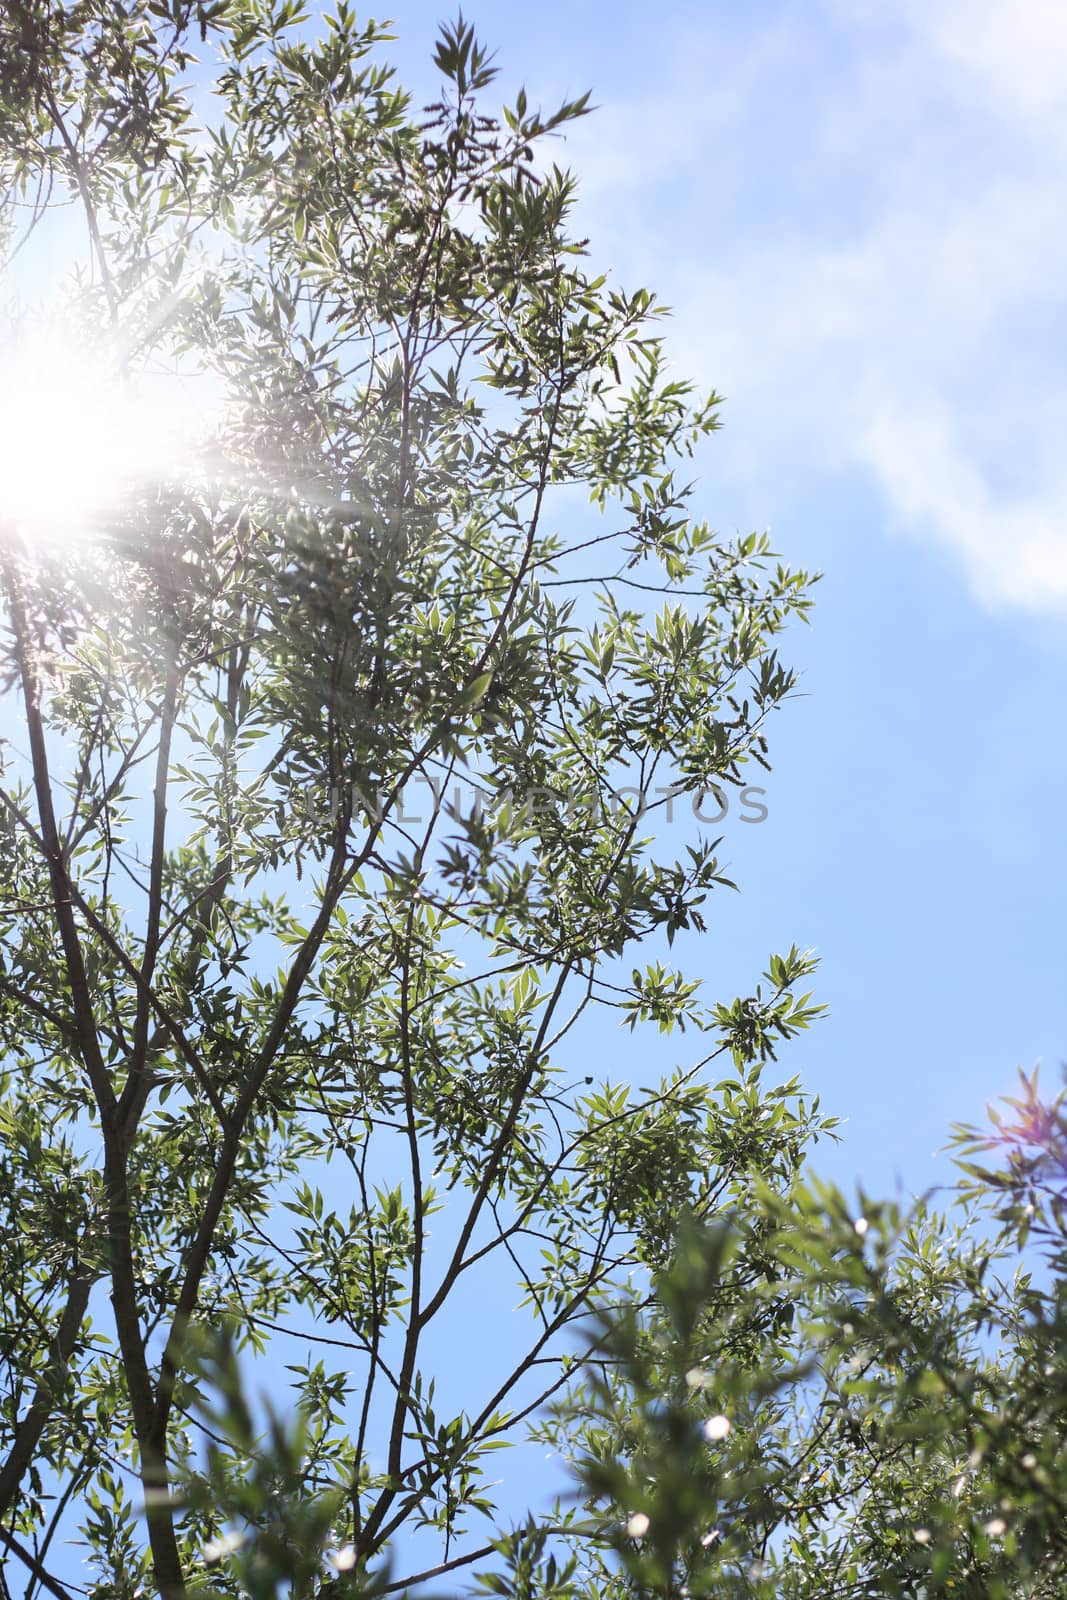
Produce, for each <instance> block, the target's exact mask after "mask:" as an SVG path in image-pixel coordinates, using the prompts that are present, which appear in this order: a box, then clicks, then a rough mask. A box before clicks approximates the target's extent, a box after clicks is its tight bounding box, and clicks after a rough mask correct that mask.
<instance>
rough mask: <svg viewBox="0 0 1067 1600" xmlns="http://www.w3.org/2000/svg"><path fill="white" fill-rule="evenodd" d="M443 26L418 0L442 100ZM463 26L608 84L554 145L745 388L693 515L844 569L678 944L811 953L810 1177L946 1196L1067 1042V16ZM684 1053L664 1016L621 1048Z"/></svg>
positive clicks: (520, 76) (787, 1056) (838, 16)
mask: <svg viewBox="0 0 1067 1600" xmlns="http://www.w3.org/2000/svg"><path fill="white" fill-rule="evenodd" d="M384 14H385V13H384V12H379V15H384ZM448 14H449V13H448V11H447V9H446V8H445V7H444V6H443V5H440V4H436V3H434V4H426V3H423V0H398V3H397V5H396V6H395V8H394V17H395V27H396V32H397V35H398V37H397V40H396V42H395V43H394V44H393V45H392V46H390V47H389V53H390V55H391V57H392V59H393V60H394V61H395V62H396V64H397V67H398V71H399V77H400V80H401V82H404V83H406V84H409V85H411V86H412V87H413V88H414V89H415V91H416V94H417V95H418V94H419V93H420V92H422V91H425V98H426V99H429V98H432V96H433V94H434V91H435V82H434V77H433V73H432V70H431V68H430V59H431V53H432V44H433V38H434V35H435V32H436V28H437V25H438V23H439V22H440V21H441V20H442V18H444V17H445V16H447V15H448ZM467 16H468V18H469V20H471V21H472V22H473V23H474V24H475V26H476V28H477V30H478V32H479V35H480V37H481V38H482V40H483V42H485V43H486V44H488V45H489V46H490V47H492V48H494V49H495V50H496V52H497V63H498V65H499V68H500V94H501V96H503V97H506V98H508V99H511V98H513V95H514V91H515V90H516V89H517V87H518V85H519V84H520V83H522V82H524V83H525V84H526V86H527V89H528V91H529V93H530V96H531V99H532V100H533V101H535V102H540V103H541V104H542V105H543V106H544V107H545V108H546V109H552V108H553V107H554V105H555V104H557V103H558V102H559V101H560V100H562V99H564V98H572V97H574V96H575V95H578V94H580V93H582V92H583V91H584V90H586V89H590V90H591V91H592V97H593V102H594V104H595V105H596V106H597V108H598V109H597V110H596V112H595V113H594V114H593V115H591V116H589V117H588V118H586V119H584V120H583V121H582V123H581V124H579V125H578V126H577V127H575V128H572V130H571V131H570V133H569V134H568V137H567V139H566V141H565V143H561V145H560V148H559V152H558V155H559V159H560V162H561V164H566V165H569V166H570V167H571V168H572V169H573V170H574V172H575V173H576V174H577V176H578V178H579V182H580V202H579V210H578V223H579V226H580V227H581V229H582V231H583V232H586V233H588V235H589V237H590V256H591V258H592V260H593V261H594V262H595V263H596V264H597V266H598V267H600V268H602V269H610V270H611V272H612V273H613V275H614V276H615V277H616V278H617V279H618V281H619V282H621V283H623V284H625V285H627V286H628V287H630V288H633V287H636V286H637V285H638V284H642V285H646V286H647V287H649V288H652V289H654V290H655V291H656V292H657V293H658V294H659V295H660V296H661V297H662V299H663V300H665V301H666V302H667V303H668V304H670V305H671V306H672V307H673V308H674V317H673V320H672V323H671V325H670V328H669V332H668V348H669V351H670V354H671V357H672V361H673V363H674V365H675V367H676V369H677V371H678V374H679V375H680V376H688V377H691V378H692V379H693V380H694V381H695V382H696V383H697V384H698V386H700V387H714V388H715V389H716V390H718V391H719V392H720V393H722V394H724V395H725V396H726V405H725V407H724V410H723V423H724V427H723V430H722V432H720V433H719V434H717V435H716V436H715V437H714V438H713V439H712V440H711V441H710V442H709V444H708V446H707V448H706V449H704V450H703V451H702V453H701V455H700V457H699V459H698V462H697V464H696V471H697V472H698V474H699V486H698V490H697V494H696V507H697V509H698V510H699V512H700V514H701V515H704V516H707V518H708V519H709V520H710V521H711V523H712V524H713V526H715V527H717V528H718V529H720V530H721V531H722V533H723V534H724V535H726V536H731V535H732V534H733V533H735V532H738V531H739V532H747V531H749V530H750V529H758V530H762V529H767V528H769V529H770V531H771V534H772V538H773V541H774V544H775V547H776V549H778V550H779V551H780V552H781V553H782V555H783V557H784V558H785V559H786V560H787V561H788V562H789V563H790V564H794V565H799V566H804V567H809V568H814V569H818V570H820V571H821V572H822V573H823V574H824V576H823V578H822V581H821V582H820V584H819V585H818V589H817V602H818V603H817V606H816V609H815V613H814V617H813V622H812V626H811V627H810V628H804V627H803V626H800V625H797V626H795V627H794V628H793V630H792V631H791V633H790V634H789V635H788V636H787V637H786V639H785V640H784V641H783V656H784V658H785V659H786V661H787V662H790V663H792V664H794V665H796V666H797V667H798V669H799V670H800V673H801V680H800V684H799V693H798V695H797V697H796V698H795V699H794V700H793V702H792V703H791V704H790V705H788V706H787V707H786V708H785V709H784V710H783V711H782V712H781V713H780V714H778V715H777V716H776V718H775V720H774V723H773V725H772V728H771V730H770V739H771V755H772V758H773V762H774V770H773V772H772V773H771V774H770V775H769V776H767V777H766V778H764V779H761V780H759V781H761V782H762V783H763V784H764V786H765V788H766V791H767V793H766V796H765V804H766V807H767V813H768V814H767V817H766V820H765V821H762V822H760V823H758V824H746V823H744V822H743V821H742V820H741V815H740V810H736V811H732V812H731V815H730V817H729V818H728V819H727V821H726V823H725V824H724V825H723V831H724V833H725V840H724V846H723V855H724V857H725V865H726V868H727V870H728V871H729V872H730V875H731V876H732V877H734V878H735V879H736V880H737V882H738V884H739V886H740V892H739V893H738V894H737V895H732V894H729V893H724V894H722V895H721V896H720V897H719V898H718V899H717V900H716V901H715V902H714V905H713V908H712V914H711V916H710V919H709V927H708V930H707V933H706V934H705V935H703V936H701V937H700V938H698V939H690V940H688V941H686V942H685V943H684V946H683V947H682V948H681V960H682V961H683V962H684V965H685V967H686V969H687V971H688V972H689V973H690V974H691V975H693V976H700V977H702V978H703V979H704V982H705V994H706V997H707V998H708V999H709V1000H711V999H716V998H721V999H724V1000H730V999H732V998H733V996H734V995H736V994H739V993H747V992H749V991H750V990H751V987H752V985H753V983H754V982H755V981H756V980H757V978H758V975H759V973H760V971H761V970H762V968H763V967H764V965H765V964H766V960H767V957H768V956H769V954H770V953H771V952H772V951H779V950H784V949H788V947H789V946H790V945H792V944H794V943H796V944H797V945H799V946H801V947H806V948H812V949H814V950H815V951H816V952H817V953H818V955H819V957H820V968H819V972H818V974H817V977H816V980H815V989H816V998H817V999H818V1000H820V1001H823V1002H825V1003H826V1004H827V1006H828V1007H829V1012H828V1015H827V1017H826V1018H825V1019H824V1020H823V1021H822V1022H820V1023H819V1024H818V1025H817V1026H815V1027H814V1028H813V1029H812V1030H811V1032H810V1033H809V1034H808V1035H806V1036H804V1037H802V1038H801V1039H800V1040H797V1041H795V1042H793V1043H790V1044H788V1045H786V1046H784V1047H783V1048H782V1050H781V1053H780V1061H779V1067H778V1075H779V1076H783V1077H784V1076H792V1075H793V1074H799V1076H800V1077H801V1079H802V1081H803V1083H804V1086H805V1087H806V1088H807V1089H808V1090H810V1091H811V1092H813V1093H817V1094H818V1095H819V1096H820V1097H821V1100H822V1106H823V1109H824V1110H825V1111H826V1112H827V1113H830V1114H833V1115H836V1116H838V1117H840V1118H842V1119H843V1125H842V1128H841V1130H840V1131H841V1141H840V1143H839V1144H838V1145H837V1146H836V1147H827V1146H820V1148H819V1151H818V1153H817V1156H816V1158H815V1166H816V1168H817V1170H820V1171H821V1172H822V1173H823V1174H825V1175H826V1176H829V1177H833V1178H835V1179H837V1180H838V1181H840V1182H842V1183H844V1184H846V1185H849V1186H851V1185H852V1184H854V1183H855V1182H857V1181H860V1182H862V1183H863V1184H864V1186H865V1187H866V1188H867V1190H868V1191H869V1192H872V1193H874V1194H884V1193H890V1192H894V1191H896V1190H898V1189H899V1190H900V1191H902V1192H903V1194H904V1195H910V1194H913V1193H918V1192H921V1191H923V1190H925V1189H927V1188H928V1187H930V1186H932V1185H936V1184H938V1183H945V1182H949V1181H951V1165H950V1162H949V1160H948V1158H947V1156H946V1155H945V1154H943V1153H939V1152H943V1147H944V1145H945V1143H946V1140H947V1137H948V1133H949V1128H950V1125H951V1124H952V1123H953V1122H954V1121H959V1120H966V1121H981V1120H982V1119H983V1117H984V1114H985V1107H986V1105H987V1104H988V1102H989V1101H991V1100H992V1099H994V1098H995V1097H996V1096H998V1095H1000V1094H1004V1093H1010V1092H1011V1090H1012V1086H1013V1082H1014V1080H1015V1075H1016V1073H1017V1070H1018V1069H1019V1068H1020V1067H1021V1068H1024V1069H1026V1070H1027V1071H1029V1070H1031V1069H1032V1068H1033V1067H1034V1066H1035V1065H1037V1064H1039V1063H1040V1064H1041V1067H1042V1072H1043V1073H1044V1075H1045V1077H1046V1079H1047V1081H1048V1083H1049V1086H1050V1087H1051V1086H1052V1085H1053V1084H1055V1083H1056V1081H1057V1080H1058V1075H1059V1071H1060V1062H1061V1060H1062V1059H1064V1058H1065V1057H1067V993H1065V983H1064V979H1065V976H1067V950H1065V935H1064V919H1063V914H1062V908H1063V906H1064V904H1065V902H1067V892H1065V891H1067V851H1065V850H1064V848H1063V832H1064V822H1065V809H1067V808H1065V804H1064V799H1065V796H1067V751H1065V741H1064V739H1063V736H1062V725H1063V707H1064V705H1065V703H1067V454H1065V452H1064V450H1063V439H1064V434H1065V425H1067V336H1065V335H1067V330H1065V327H1064V321H1065V319H1064V310H1065V299H1067V271H1065V267H1067V192H1065V191H1067V7H1064V6H1063V5H1062V3H1057V4H1052V3H1040V0H1014V3H1012V4H1011V5H1010V6H1009V4H1007V3H1006V0H967V4H966V5H965V4H964V3H963V0H922V3H920V0H892V3H889V4H886V3H884V0H883V3H879V4H874V3H873V0H872V3H869V4H866V3H863V0H804V3H803V4H800V3H796V4H789V3H778V0H764V3H762V4H760V5H759V6H753V5H740V4H738V3H736V0H734V3H731V4H725V3H721V0H704V3H702V4H698V3H696V0H692V3H683V0H665V3H663V4H662V5H661V6H660V8H659V9H658V10H657V11H656V12H655V13H653V10H652V8H651V7H649V6H648V5H641V6H638V5H636V4H628V3H620V0H570V3H568V4H563V3H562V0H540V3H539V4H538V5H536V6H528V7H519V6H516V5H514V4H511V3H508V4H503V3H492V4H490V3H479V0H468V5H467ZM680 943H681V942H680ZM678 948H679V947H677V946H676V949H678ZM591 1048H595V1047H594V1046H591ZM601 1048H602V1049H603V1051H604V1054H605V1058H606V1059H605V1061H604V1062H603V1063H598V1066H603V1067H605V1068H607V1069H610V1068H612V1067H613V1065H614V1062H613V1060H612V1059H611V1057H612V1052H613V1051H614V1050H615V1049H616V1047H615V1045H614V1043H613V1042H611V1041H608V1040H607V1038H606V1037H605V1039H604V1042H603V1045H602V1046H601ZM618 1048H619V1055H620V1059H621V1057H622V1047H621V1046H620V1047H618ZM674 1048H675V1044H674V1042H673V1041H672V1042H671V1044H670V1045H669V1046H665V1045H664V1044H663V1043H662V1042H661V1041H658V1040H657V1039H656V1037H655V1036H652V1038H651V1039H649V1036H648V1034H647V1032H646V1034H645V1036H644V1039H642V1037H641V1036H639V1035H638V1036H635V1038H634V1040H633V1041H632V1042H631V1043H630V1044H629V1045H627V1047H626V1061H627V1063H628V1070H630V1069H631V1068H632V1070H634V1072H635V1073H636V1072H637V1071H638V1070H639V1068H640V1063H637V1062H635V1053H637V1052H640V1050H641V1049H647V1050H648V1051H649V1052H650V1054H654V1056H655V1064H656V1065H657V1066H665V1065H667V1064H668V1063H667V1062H666V1061H665V1059H664V1052H665V1050H668V1049H669V1050H670V1051H673V1050H674ZM646 1081H647V1080H646ZM487 1314H488V1313H487V1310H486V1309H485V1308H481V1309H480V1311H479V1316H480V1319H481V1320H480V1326H481V1327H482V1328H483V1330H484V1329H485V1327H486V1326H487V1324H486V1322H485V1317H486V1315H487ZM504 1316H506V1310H505V1312H504V1313H502V1319H501V1322H500V1326H499V1337H500V1338H501V1339H505V1338H506V1332H505V1328H504V1320H503V1318H504ZM452 1355H453V1357H454V1358H455V1360H456V1361H457V1362H460V1361H464V1362H465V1361H466V1359H467V1355H468V1347H467V1345H465V1344H464V1342H463V1338H462V1330H460V1332H459V1333H457V1335H456V1343H455V1348H454V1350H453V1351H452Z"/></svg>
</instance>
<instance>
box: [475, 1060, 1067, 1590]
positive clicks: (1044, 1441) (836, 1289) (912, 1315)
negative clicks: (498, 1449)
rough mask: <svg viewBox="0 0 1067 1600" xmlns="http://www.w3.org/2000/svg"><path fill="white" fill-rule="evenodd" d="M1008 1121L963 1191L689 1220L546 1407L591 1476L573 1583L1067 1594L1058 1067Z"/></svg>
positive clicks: (966, 1162)
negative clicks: (647, 1289)
mask: <svg viewBox="0 0 1067 1600" xmlns="http://www.w3.org/2000/svg"><path fill="white" fill-rule="evenodd" d="M994 1122H995V1126H994V1128H993V1130H992V1132H991V1134H990V1135H989V1136H988V1137H987V1136H984V1135H980V1134H979V1133H977V1132H976V1131H975V1130H973V1129H961V1130H959V1132H958V1133H957V1135H956V1139H955V1145H956V1148H957V1159H958V1161H959V1165H960V1167H961V1171H962V1176H961V1181H960V1184H959V1187H958V1189H957V1192H956V1194H955V1196H954V1203H953V1207H952V1209H951V1210H950V1211H948V1212H940V1213H938V1212H935V1211H934V1210H932V1209H931V1208H930V1207H929V1206H928V1205H925V1204H924V1205H921V1206H919V1207H918V1208H917V1209H916V1210H914V1211H913V1212H912V1213H911V1214H909V1215H902V1214H901V1212H900V1210H899V1208H898V1207H896V1206H894V1205H873V1204H872V1203H871V1202H870V1201H869V1200H866V1199H863V1198H862V1197H861V1206H862V1210H861V1212H860V1214H858V1215H857V1214H856V1213H855V1211H852V1212H851V1213H850V1210H849V1207H848V1206H847V1205H846V1203H845V1200H844V1197H843V1196H842V1195H841V1193H840V1192H839V1191H838V1190H836V1189H833V1188H832V1187H828V1186H822V1185H819V1184H817V1183H814V1182H807V1183H804V1184H802V1185H800V1186H799V1187H798V1189H797V1191H796V1193H795V1194H794V1195H793V1196H792V1197H790V1198H789V1199H788V1200H786V1201H784V1202H783V1199H782V1197H781V1195H780V1194H777V1195H776V1194H774V1193H772V1192H771V1191H768V1192H767V1194H766V1195H765V1197H764V1201H763V1205H762V1206H761V1207H760V1208H759V1210H758V1212H757V1213H756V1214H755V1215H753V1216H750V1217H747V1218H746V1217H739V1218H738V1219H737V1220H736V1221H735V1222H733V1223H732V1224H731V1223H726V1222H723V1223H721V1224H719V1225H718V1226H716V1227H711V1228H709V1227H706V1226H699V1225H696V1224H692V1223H691V1224H689V1225H688V1226H687V1227H684V1228H683V1229H682V1231H681V1233H680V1235H679V1238H678V1242H677V1247H676V1250H675V1253H674V1256H673V1258H672V1260H671V1263H670V1265H669V1267H668V1268H667V1269H666V1270H665V1271H664V1272H663V1273H662V1274H661V1276H660V1278H659V1280H658V1283H657V1286H656V1295H655V1305H654V1309H652V1310H648V1309H645V1310H644V1311H642V1310H641V1309H639V1308H631V1309H629V1310H628V1311H626V1312H625V1313H623V1314H616V1315H612V1316H608V1317H606V1318H605V1321H604V1325H603V1330H602V1336H601V1339H600V1341H599V1344H598V1347H597V1350H596V1355H595V1359H594V1362H593V1364H592V1366H591V1368H590V1374H589V1379H588V1382H587V1384H586V1385H585V1386H584V1387H579V1388H577V1389H576V1391H575V1393H574V1394H573V1395H572V1397H571V1399H570V1400H569V1402H568V1404H567V1405H566V1406H565V1407H563V1408H562V1410H561V1412H560V1415H559V1416H558V1417H557V1419H556V1421H555V1423H553V1424H549V1425H547V1426H546V1427H545V1430H544V1431H545V1434H546V1436H547V1437H550V1438H553V1439H555V1440H557V1442H559V1443H560V1444H561V1445H562V1446H563V1447H564V1448H565V1449H567V1450H568V1452H569V1453H570V1454H571V1456H572V1459H573V1460H574V1461H575V1465H576V1469H577V1471H578V1474H579V1477H580V1480H581V1483H582V1495H583V1500H584V1510H585V1515H584V1516H575V1515H574V1514H571V1517H570V1534H569V1539H570V1543H571V1547H572V1550H574V1551H578V1550H580V1551H581V1552H582V1559H581V1561H580V1563H579V1562H578V1561H577V1557H575V1560H576V1568H577V1571H578V1573H579V1576H578V1578H576V1581H575V1587H574V1589H573V1590H572V1591H570V1592H574V1593H580V1594H582V1595H583V1596H587V1597H589V1600H592V1597H593V1596H603V1597H604V1600H607V1597H609V1596H611V1597H618V1600H621V1597H623V1596H644V1597H649V1600H651V1597H653V1596H655V1597H663V1600H666V1597H672V1600H675V1597H681V1596H684V1595H688V1596H692V1597H694V1600H695V1597H697V1596H700V1595H715V1596H728V1595H739V1596H740V1595H744V1596H760V1595H766V1596H771V1595H774V1596H789V1597H796V1600H802V1597H803V1600H814V1597H816V1596H818V1597H825V1600H829V1597H831V1596H834V1597H846V1596H847V1597H856V1600H858V1597H861V1596H875V1595H877V1596H889V1597H896V1596H900V1597H911V1596H915V1597H918V1596H924V1597H925V1596H933V1595H944V1596H953V1597H957V1600H958V1597H961V1596H965V1597H973V1600H979V1597H983V1600H1019V1597H1022V1596H1034V1597H1039V1596H1050V1597H1051V1596H1054V1595H1057V1596H1058V1595H1060V1594H1062V1593H1063V1586H1064V1581H1065V1576H1067V1539H1065V1532H1064V1530H1065V1528H1067V1521H1065V1517H1064V1512H1065V1509H1067V1449H1065V1446H1064V1438H1065V1421H1067V1417H1065V1403H1067V1337H1065V1335H1067V1324H1065V1320H1064V1316H1065V1304H1067V1297H1065V1283H1067V1270H1065V1269H1067V1227H1065V1206H1064V1184H1063V1174H1064V1171H1065V1170H1067V1116H1065V1112H1064V1101H1063V1098H1062V1097H1061V1098H1059V1099H1057V1100H1056V1101H1054V1102H1052V1103H1051V1104H1050V1103H1047V1102H1043V1101H1042V1100H1041V1098H1040V1096H1039V1094H1038V1089H1037V1082H1036V1077H1035V1078H1034V1079H1030V1080H1028V1079H1025V1078H1024V1079H1023V1081H1022V1086H1021V1093H1020V1095H1019V1096H1018V1097H1017V1098H1015V1099H1012V1100H1010V1101H1008V1102H1006V1106H1005V1108H1004V1111H1003V1112H997V1111H994ZM983 1151H985V1152H990V1151H995V1152H996V1153H998V1154H999V1155H1000V1157H1001V1160H1000V1161H999V1163H995V1164H994V1165H993V1166H992V1167H981V1166H978V1165H977V1164H976V1163H975V1162H974V1161H973V1159H972V1157H973V1156H974V1155H975V1154H978V1153H980V1152H983ZM754 1232H755V1233H756V1234H757V1235H758V1238H759V1241H760V1248H761V1250H762V1252H763V1259H764V1262H765V1271H764V1272H763V1274H762V1276H761V1277H757V1278H755V1279H753V1280H751V1281H749V1282H748V1283H747V1284H744V1285H741V1286H739V1284H738V1272H737V1267H738V1262H739V1261H743V1260H747V1259H751V1257H752V1243H753V1239H752V1236H753V1233H754ZM739 1287H740V1292H739ZM497 1592H500V1593H516V1594H518V1593H525V1592H527V1591H525V1590H522V1589H521V1588H519V1589H515V1588H511V1587H507V1586H506V1585H505V1586H503V1587H501V1588H499V1589H498V1590H497ZM529 1592H531V1593H534V1592H539V1591H536V1590H532V1591H529Z"/></svg>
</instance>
